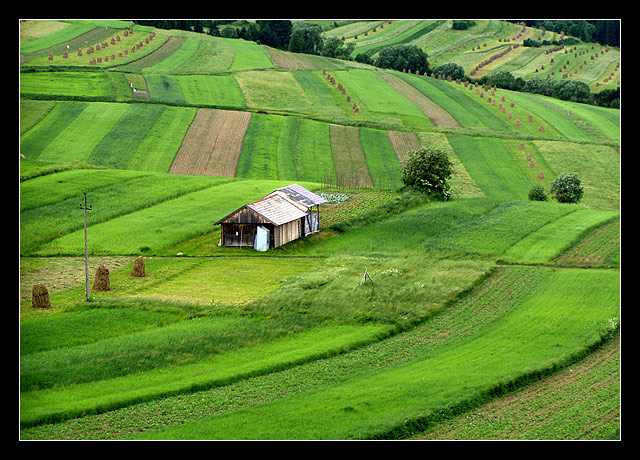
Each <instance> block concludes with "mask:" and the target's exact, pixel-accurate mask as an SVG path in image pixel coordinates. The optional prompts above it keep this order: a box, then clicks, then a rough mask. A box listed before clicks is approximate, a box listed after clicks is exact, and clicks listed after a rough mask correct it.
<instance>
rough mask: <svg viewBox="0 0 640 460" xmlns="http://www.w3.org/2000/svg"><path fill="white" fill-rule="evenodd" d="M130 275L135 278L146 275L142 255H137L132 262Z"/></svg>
mask: <svg viewBox="0 0 640 460" xmlns="http://www.w3.org/2000/svg"><path fill="white" fill-rule="evenodd" d="M131 276H135V277H136V278H144V277H145V276H146V273H145V268H144V259H143V258H142V256H140V257H138V258H137V259H136V260H135V261H134V262H133V270H131Z"/></svg>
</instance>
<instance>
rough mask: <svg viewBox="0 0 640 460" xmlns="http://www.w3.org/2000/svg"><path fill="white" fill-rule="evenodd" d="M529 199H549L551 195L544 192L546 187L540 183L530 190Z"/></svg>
mask: <svg viewBox="0 0 640 460" xmlns="http://www.w3.org/2000/svg"><path fill="white" fill-rule="evenodd" d="M529 199H530V200H531V201H549V197H548V196H547V194H546V193H544V189H543V188H542V186H540V185H534V186H533V187H531V190H529Z"/></svg>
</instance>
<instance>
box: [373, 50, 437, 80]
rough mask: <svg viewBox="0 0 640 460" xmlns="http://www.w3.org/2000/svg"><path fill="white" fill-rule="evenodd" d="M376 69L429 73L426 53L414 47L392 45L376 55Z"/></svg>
mask: <svg viewBox="0 0 640 460" xmlns="http://www.w3.org/2000/svg"><path fill="white" fill-rule="evenodd" d="M375 65H376V67H381V68H383V69H393V70H400V71H402V70H411V71H412V72H415V71H418V72H420V73H424V72H428V71H429V62H428V59H427V53H425V52H424V51H422V50H421V49H420V48H418V47H417V46H415V45H392V46H388V47H386V48H384V49H383V50H381V51H380V53H378V59H377V60H376V63H375Z"/></svg>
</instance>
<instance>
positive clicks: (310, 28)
mask: <svg viewBox="0 0 640 460" xmlns="http://www.w3.org/2000/svg"><path fill="white" fill-rule="evenodd" d="M322 45H323V38H322V27H320V26H319V25H317V24H310V23H306V22H297V23H296V24H295V25H294V26H293V31H292V32H291V40H290V41H289V51H291V52H293V53H305V54H320V51H322Z"/></svg>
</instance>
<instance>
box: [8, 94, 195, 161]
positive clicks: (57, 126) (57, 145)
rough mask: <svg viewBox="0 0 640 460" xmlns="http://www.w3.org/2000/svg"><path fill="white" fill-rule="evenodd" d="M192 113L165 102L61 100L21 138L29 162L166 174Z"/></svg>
mask: <svg viewBox="0 0 640 460" xmlns="http://www.w3.org/2000/svg"><path fill="white" fill-rule="evenodd" d="M194 112H195V109H191V108H183V107H167V106H162V105H144V104H116V103H87V102H58V103H56V105H55V106H54V107H53V108H52V109H51V110H50V111H49V112H48V113H47V115H46V116H45V117H44V118H43V119H41V120H40V121H39V123H37V124H36V125H35V126H34V127H33V128H32V129H30V130H29V131H27V132H25V133H24V134H23V135H22V136H21V139H20V143H21V145H20V152H21V153H22V154H23V155H24V156H25V157H26V158H29V159H30V160H41V161H49V162H57V163H72V162H77V161H84V162H90V163H92V164H95V165H98V166H108V167H112V168H128V167H130V168H133V169H136V168H141V169H145V170H151V171H162V172H166V171H167V170H168V168H169V165H170V164H171V161H172V160H173V157H174V155H175V153H176V152H177V151H178V148H179V147H180V144H181V143H182V137H183V136H184V135H185V132H186V129H187V127H188V126H189V124H190V123H191V121H192V119H193V116H194ZM112 143H114V144H112ZM108 145H114V146H115V147H114V148H111V147H108ZM150 149H151V151H152V152H153V155H149V153H148V152H149V150H150Z"/></svg>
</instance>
